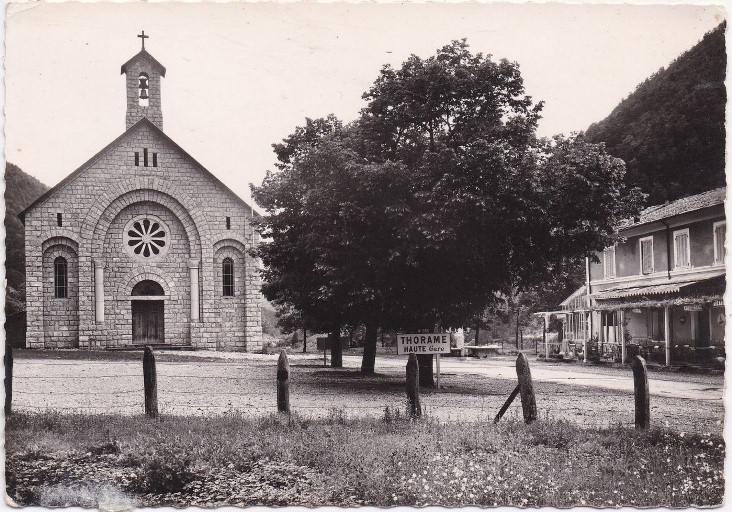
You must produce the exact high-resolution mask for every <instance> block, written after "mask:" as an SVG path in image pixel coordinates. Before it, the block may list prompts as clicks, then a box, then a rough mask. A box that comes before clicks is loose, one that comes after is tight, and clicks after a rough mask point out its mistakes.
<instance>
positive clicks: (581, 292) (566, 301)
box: [559, 285, 587, 306]
mask: <svg viewBox="0 0 732 512" xmlns="http://www.w3.org/2000/svg"><path fill="white" fill-rule="evenodd" d="M585 294H587V287H586V286H585V285H582V286H580V287H579V288H577V289H576V290H575V291H574V293H572V295H570V296H569V297H567V298H566V299H564V300H563V301H562V302H561V303H560V304H559V305H560V306H569V305H570V303H571V302H572V300H574V299H576V298H577V297H580V296H583V295H585Z"/></svg>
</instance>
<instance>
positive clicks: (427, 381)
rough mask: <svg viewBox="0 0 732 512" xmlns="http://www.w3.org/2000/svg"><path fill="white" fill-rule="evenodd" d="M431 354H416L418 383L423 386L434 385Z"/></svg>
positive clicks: (431, 386) (430, 386) (432, 386)
mask: <svg viewBox="0 0 732 512" xmlns="http://www.w3.org/2000/svg"><path fill="white" fill-rule="evenodd" d="M433 358H434V355H433V354H423V355H418V356H417V362H418V363H419V385H420V386H422V387H424V388H434V387H435V377H434V372H433V371H432V359H433Z"/></svg>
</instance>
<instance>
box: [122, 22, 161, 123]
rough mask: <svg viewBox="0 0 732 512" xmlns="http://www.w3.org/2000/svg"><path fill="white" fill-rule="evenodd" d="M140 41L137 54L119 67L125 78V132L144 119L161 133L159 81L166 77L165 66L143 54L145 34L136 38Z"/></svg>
mask: <svg viewBox="0 0 732 512" xmlns="http://www.w3.org/2000/svg"><path fill="white" fill-rule="evenodd" d="M137 37H139V38H140V39H142V49H141V50H140V53H138V54H137V55H135V56H134V57H132V58H131V59H130V60H128V61H127V62H125V63H124V64H123V65H122V74H124V75H127V79H126V84H127V115H126V129H129V128H130V126H132V125H133V124H135V123H136V122H137V121H139V120H140V119H142V118H143V117H146V118H148V119H149V120H150V121H152V122H153V123H154V124H155V125H156V126H157V127H158V128H160V129H161V130H162V129H163V110H162V107H161V104H160V78H161V77H164V76H165V66H163V65H162V64H160V63H159V62H158V61H157V60H155V58H154V57H153V56H152V55H150V54H149V53H148V52H147V50H145V39H147V38H149V37H150V36H146V35H145V31H144V30H143V31H142V34H140V35H138V36H137Z"/></svg>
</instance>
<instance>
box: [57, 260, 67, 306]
mask: <svg viewBox="0 0 732 512" xmlns="http://www.w3.org/2000/svg"><path fill="white" fill-rule="evenodd" d="M53 288H54V297H56V298H57V299H66V298H68V296H69V269H68V265H67V263H66V258H64V257H63V256H59V257H58V258H56V259H55V260H53Z"/></svg>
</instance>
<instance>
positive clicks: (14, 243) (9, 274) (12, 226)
mask: <svg viewBox="0 0 732 512" xmlns="http://www.w3.org/2000/svg"><path fill="white" fill-rule="evenodd" d="M47 190H48V187H47V186H46V185H44V184H43V183H41V182H40V181H38V180H37V179H35V178H34V177H33V176H30V175H28V174H26V173H24V172H23V171H22V170H21V169H20V168H19V167H18V166H17V165H14V164H11V163H8V164H7V165H6V166H5V275H6V279H7V280H8V286H9V287H12V288H14V289H16V290H17V289H18V288H19V287H20V286H21V284H23V282H24V281H25V243H24V241H25V236H24V232H23V223H22V222H20V219H19V218H18V213H20V212H21V211H23V209H25V208H26V207H27V206H28V205H30V204H31V203H32V202H33V201H35V200H36V199H38V198H39V197H40V196H41V195H43V193H44V192H46V191H47Z"/></svg>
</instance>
